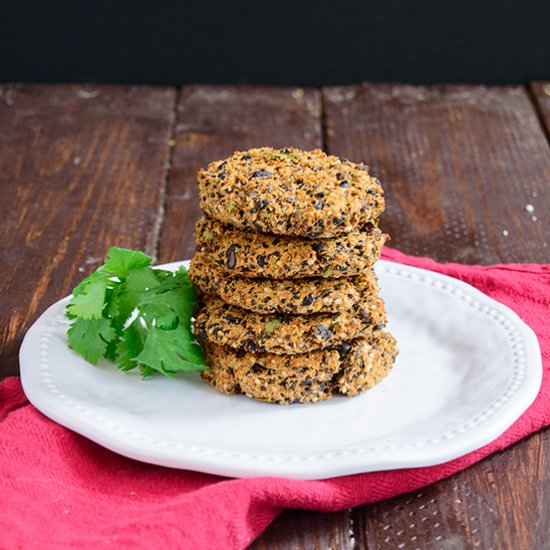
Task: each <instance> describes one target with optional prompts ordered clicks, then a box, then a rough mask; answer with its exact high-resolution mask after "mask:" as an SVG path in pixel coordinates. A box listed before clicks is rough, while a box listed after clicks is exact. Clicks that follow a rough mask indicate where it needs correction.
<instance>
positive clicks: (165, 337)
mask: <svg viewBox="0 0 550 550" xmlns="http://www.w3.org/2000/svg"><path fill="white" fill-rule="evenodd" d="M199 350H200V347H199V346H198V344H196V343H194V342H191V341H190V340H189V336H188V334H187V333H186V331H185V330H184V329H183V328H182V327H180V328H177V329H174V330H163V329H161V328H156V327H151V328H150V329H149V330H148V331H147V339H146V340H145V344H144V346H143V350H142V351H141V353H140V354H139V355H138V356H136V357H135V358H134V360H135V361H136V362H137V363H138V364H139V365H143V366H145V367H149V368H150V369H153V370H155V371H159V372H161V373H162V374H164V375H165V376H168V377H169V378H172V377H173V376H174V375H175V374H176V373H177V372H178V371H181V370H188V371H195V370H204V369H205V366H204V363H203V359H202V354H201V353H200V351H199ZM196 361H200V363H199V362H196ZM143 374H144V376H146V375H147V374H149V371H147V370H146V371H145V372H143Z"/></svg>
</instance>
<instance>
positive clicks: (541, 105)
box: [531, 82, 550, 139]
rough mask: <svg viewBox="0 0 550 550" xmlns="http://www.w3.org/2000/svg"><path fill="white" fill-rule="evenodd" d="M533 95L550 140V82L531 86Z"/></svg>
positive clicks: (536, 83)
mask: <svg viewBox="0 0 550 550" xmlns="http://www.w3.org/2000/svg"><path fill="white" fill-rule="evenodd" d="M531 94H532V95H533V99H534V101H535V106H536V108H537V110H538V112H539V114H540V117H541V124H542V125H543V126H544V129H545V130H546V136H547V138H549V139H550V82H534V83H533V84H532V85H531Z"/></svg>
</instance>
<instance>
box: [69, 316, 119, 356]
mask: <svg viewBox="0 0 550 550" xmlns="http://www.w3.org/2000/svg"><path fill="white" fill-rule="evenodd" d="M67 334H68V335H69V346H70V347H71V348H72V349H73V350H74V351H76V352H77V353H78V354H79V355H82V357H84V359H86V361H88V362H89V363H92V365H96V364H97V362H98V361H99V359H100V358H101V357H103V356H104V355H105V352H106V351H107V344H108V343H109V342H110V341H111V340H112V339H113V338H114V336H115V331H114V330H113V328H112V327H111V323H110V322H109V320H108V319H76V320H75V321H74V322H73V323H72V324H71V326H70V328H69V331H68V333H67Z"/></svg>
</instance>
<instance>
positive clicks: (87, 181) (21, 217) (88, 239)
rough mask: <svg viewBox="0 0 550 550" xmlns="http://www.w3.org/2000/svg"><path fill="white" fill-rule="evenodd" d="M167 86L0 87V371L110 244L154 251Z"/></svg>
mask: <svg viewBox="0 0 550 550" xmlns="http://www.w3.org/2000/svg"><path fill="white" fill-rule="evenodd" d="M174 101H175V90H173V89H169V88H152V87H139V88H138V87H129V86H116V87H115V86H92V87H90V86H80V85H70V86H44V85H36V86H2V87H0V127H1V128H2V132H1V133H0V216H1V219H2V223H1V224H0V240H1V242H2V247H1V249H0V250H1V251H0V260H1V262H0V263H1V265H2V269H3V274H2V277H1V279H0V301H1V306H0V326H1V329H0V330H1V333H0V350H1V351H0V374H1V375H2V376H7V375H10V374H16V373H17V372H18V361H17V353H18V350H19V346H20V343H21V338H22V336H23V334H24V332H25V330H26V328H27V327H28V326H29V325H30V324H31V323H32V322H33V321H34V320H35V319H36V317H37V316H38V315H39V314H40V313H41V312H42V311H43V310H44V309H46V307H47V306H49V305H50V304H51V303H52V302H54V301H56V300H58V299H59V298H61V297H63V296H65V295H66V294H68V293H69V292H70V290H71V288H72V287H73V286H74V285H75V284H76V282H77V281H78V280H79V279H81V278H82V277H83V276H85V275H87V274H89V273H90V272H91V271H92V270H93V269H95V268H96V267H97V266H98V262H99V261H100V259H101V258H102V257H103V256H104V254H105V252H106V250H107V248H108V247H109V246H110V245H115V244H116V245H120V246H127V247H133V248H139V249H144V250H147V251H148V252H154V251H155V243H156V240H157V231H158V227H157V222H158V218H159V211H160V206H161V198H162V189H163V184H164V178H165V172H166V170H165V166H166V161H167V156H168V147H167V143H168V137H169V135H170V124H171V118H172V113H173V108H174Z"/></svg>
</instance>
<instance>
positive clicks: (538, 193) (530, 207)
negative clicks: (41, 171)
mask: <svg viewBox="0 0 550 550" xmlns="http://www.w3.org/2000/svg"><path fill="white" fill-rule="evenodd" d="M324 99H325V119H326V127H327V146H328V150H329V151H330V152H331V153H334V154H338V155H343V156H347V157H350V158H352V159H355V160H363V161H365V162H367V164H369V166H370V167H371V171H372V172H373V174H374V175H376V176H377V177H379V178H380V180H381V181H382V184H383V185H384V189H385V191H386V195H387V203H388V207H387V212H386V214H385V216H384V217H383V227H384V229H385V230H387V231H388V232H389V233H390V235H391V236H392V239H393V241H392V244H393V245H394V246H396V247H398V248H400V249H401V250H403V251H404V252H408V253H412V254H418V255H430V256H432V257H434V258H435V259H437V260H440V261H450V260H453V261H458V262H463V263H482V264H489V263H495V262H529V261H532V262H544V261H548V260H549V259H550V248H549V237H550V202H548V201H547V200H546V199H545V194H546V190H547V187H548V174H549V173H550V156H549V150H548V143H547V142H546V139H545V136H544V132H543V131H542V129H541V126H540V123H539V120H538V118H537V114H536V112H535V111H534V109H533V106H532V104H531V102H530V99H529V96H528V94H527V93H526V91H525V90H524V89H523V88H521V87H506V88H485V87H482V86H476V87H468V86H432V87H423V86H416V87H415V86H403V85H383V84H382V85H362V86H348V87H340V88H338V87H337V88H327V89H325V90H324Z"/></svg>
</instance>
